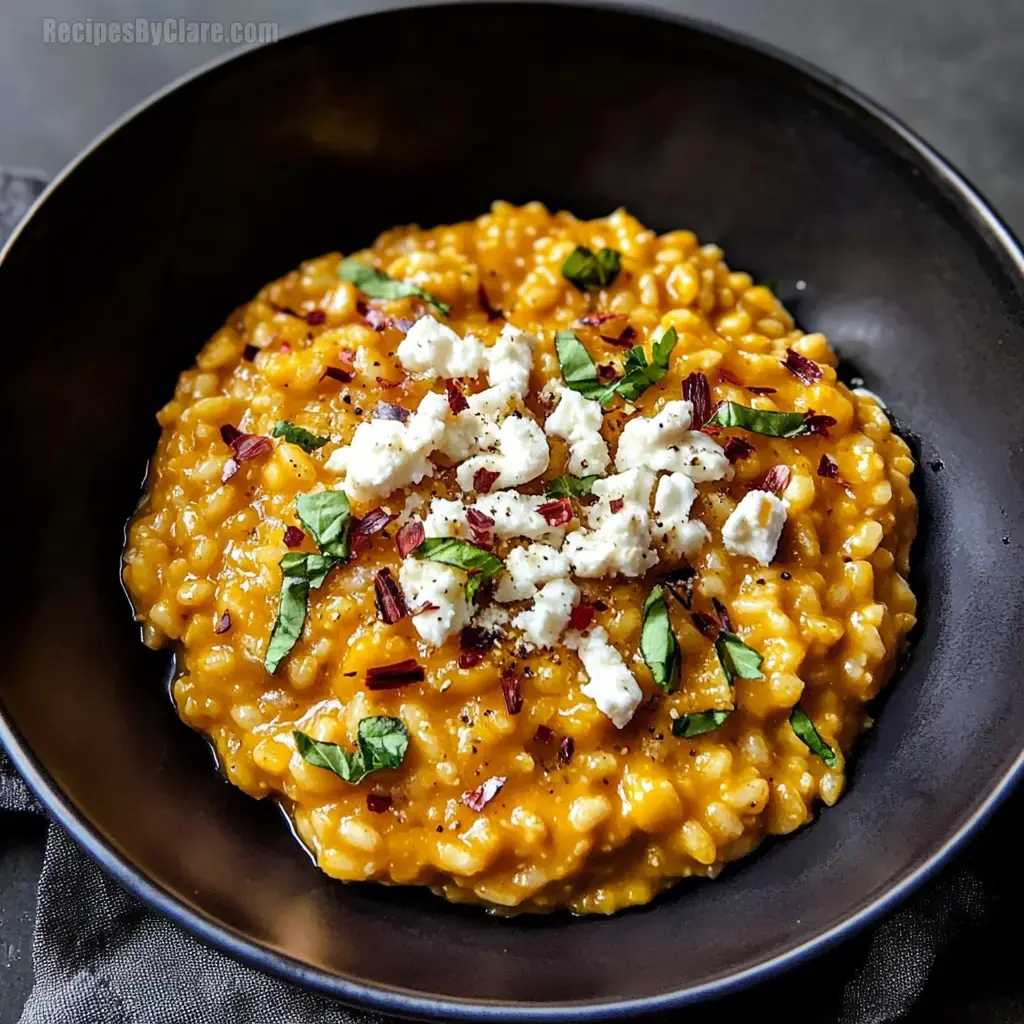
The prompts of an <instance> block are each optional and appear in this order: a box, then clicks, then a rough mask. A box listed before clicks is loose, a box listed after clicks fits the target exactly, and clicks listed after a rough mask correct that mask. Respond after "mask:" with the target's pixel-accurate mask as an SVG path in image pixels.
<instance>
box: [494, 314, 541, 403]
mask: <svg viewBox="0 0 1024 1024" xmlns="http://www.w3.org/2000/svg"><path fill="white" fill-rule="evenodd" d="M536 344H537V339H536V338H535V337H534V336H533V335H532V334H530V333H528V332H527V331H521V330H519V328H518V327H513V326H512V325H511V324H505V326H504V327H503V328H502V331H501V334H499V335H498V339H497V341H495V343H494V344H493V345H492V346H491V347H490V348H485V349H484V353H483V357H484V363H485V364H486V367H487V380H488V381H489V383H490V384H491V386H492V387H502V388H505V389H507V390H509V391H512V392H514V393H515V394H517V395H519V396H520V397H521V398H525V397H526V395H527V393H528V392H529V390H530V372H531V371H532V370H533V349H534V346H535V345H536Z"/></svg>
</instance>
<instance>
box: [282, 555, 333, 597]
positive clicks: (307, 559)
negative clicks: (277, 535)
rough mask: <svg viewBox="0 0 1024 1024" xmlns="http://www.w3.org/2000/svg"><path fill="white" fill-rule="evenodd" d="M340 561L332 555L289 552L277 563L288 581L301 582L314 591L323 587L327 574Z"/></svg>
mask: <svg viewBox="0 0 1024 1024" xmlns="http://www.w3.org/2000/svg"><path fill="white" fill-rule="evenodd" d="M340 562H341V559H340V558H335V557H334V556H333V555H311V554H308V553H306V552H302V551H289V552H288V554H287V555H285V556H284V558H282V559H281V561H280V562H279V563H278V564H279V565H280V566H281V572H282V573H283V574H284V575H285V576H286V577H288V578H289V579H295V580H302V581H303V582H305V583H308V584H309V585H310V586H311V587H312V588H313V589H314V590H316V589H317V588H318V587H322V586H323V582H324V580H325V579H327V574H328V573H329V572H330V571H331V570H332V569H333V568H334V567H335V566H336V565H338V564H340Z"/></svg>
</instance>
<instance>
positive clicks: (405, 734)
mask: <svg viewBox="0 0 1024 1024" xmlns="http://www.w3.org/2000/svg"><path fill="white" fill-rule="evenodd" d="M292 735H293V736H294V737H295V747H296V749H297V750H298V752H299V754H300V755H301V756H302V759H303V760H304V761H305V762H306V763H307V764H311V765H313V767H314V768H326V769H327V770H328V771H331V772H334V774H335V775H337V776H338V778H339V779H343V780H344V781H345V782H350V783H352V785H357V784H358V783H360V782H362V781H363V779H365V778H366V776H367V775H369V774H370V773H371V772H376V771H379V770H380V769H382V768H398V767H399V766H400V765H401V763H402V761H403V760H404V759H405V752H406V750H408V749H409V731H408V729H406V727H405V723H404V722H403V721H402V720H401V719H400V718H388V717H386V716H385V715H374V716H372V717H370V718H364V719H362V721H360V723H359V726H358V729H357V736H358V740H357V747H358V749H357V750H356V751H355V753H352V754H350V753H349V752H348V751H347V750H345V749H344V747H340V746H338V744H337V743H324V742H322V741H321V740H315V739H313V737H312V736H307V735H306V734H305V733H304V732H299V730H298V729H296V730H294V731H293V732H292Z"/></svg>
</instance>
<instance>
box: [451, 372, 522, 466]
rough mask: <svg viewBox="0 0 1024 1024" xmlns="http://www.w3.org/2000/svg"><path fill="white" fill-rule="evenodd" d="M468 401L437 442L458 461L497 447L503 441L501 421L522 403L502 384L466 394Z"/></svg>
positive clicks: (452, 417)
mask: <svg viewBox="0 0 1024 1024" xmlns="http://www.w3.org/2000/svg"><path fill="white" fill-rule="evenodd" d="M466 401H467V402H468V403H469V408H468V409H463V410H462V412H460V413H458V414H457V415H453V416H451V417H450V418H449V420H448V427H447V429H446V430H445V433H444V437H443V438H442V439H441V441H440V443H439V444H438V448H439V449H440V451H441V452H443V453H444V454H445V455H447V456H448V458H450V459H452V460H453V461H455V462H461V461H462V460H463V459H468V458H469V456H470V455H477V454H479V453H481V452H489V451H495V450H496V449H497V448H498V445H499V444H500V441H501V433H500V428H501V421H502V420H503V419H504V417H506V416H508V415H509V414H510V413H512V412H517V411H518V408H519V405H520V402H519V401H518V398H517V396H516V395H515V393H514V392H512V391H510V390H509V389H508V388H504V387H501V386H497V387H493V388H487V389H486V390H485V391H480V392H478V393H477V394H475V395H467V396H466Z"/></svg>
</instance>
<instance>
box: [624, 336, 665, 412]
mask: <svg viewBox="0 0 1024 1024" xmlns="http://www.w3.org/2000/svg"><path fill="white" fill-rule="evenodd" d="M678 340H679V337H678V335H677V334H676V329H675V328H674V327H670V328H669V329H668V330H667V331H665V332H664V333H663V334H662V336H661V337H660V338H659V339H658V340H657V341H656V342H655V343H654V347H653V348H652V350H651V359H652V362H651V363H650V364H648V362H647V353H646V352H644V350H643V348H642V347H641V346H640V345H634V346H633V348H631V349H630V350H629V351H628V352H627V353H626V359H625V361H624V363H623V367H622V368H623V371H624V373H623V376H621V377H620V378H619V379H618V380H617V381H615V382H614V385H615V390H616V391H617V392H618V393H619V394H620V395H622V397H623V399H624V400H625V401H627V402H635V401H636V400H637V399H638V398H639V397H640V396H641V395H642V394H643V393H644V392H645V391H646V390H647V389H648V388H649V387H650V386H651V385H652V384H656V383H657V382H658V381H659V380H661V378H662V377H664V376H665V374H666V373H668V363H669V360H670V359H671V358H672V350H673V349H674V348H675V347H676V342H677V341H678Z"/></svg>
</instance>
